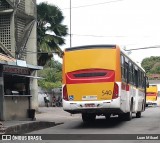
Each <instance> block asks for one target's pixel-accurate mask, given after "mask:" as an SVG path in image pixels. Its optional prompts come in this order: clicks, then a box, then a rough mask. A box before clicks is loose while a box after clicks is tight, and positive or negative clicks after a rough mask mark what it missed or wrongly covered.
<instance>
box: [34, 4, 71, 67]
mask: <svg viewBox="0 0 160 143" xmlns="http://www.w3.org/2000/svg"><path fill="white" fill-rule="evenodd" d="M63 20H64V16H63V14H62V12H61V10H60V9H59V8H58V7H56V6H54V5H49V4H47V3H44V2H42V3H40V4H39V5H37V46H38V52H39V54H38V65H40V66H44V65H45V64H46V63H47V61H49V60H51V58H52V56H53V55H52V52H53V53H57V54H58V55H59V56H61V54H62V50H61V49H60V47H59V46H60V45H63V44H65V39H64V36H66V35H67V31H68V29H67V26H66V25H63V24H62V22H63Z"/></svg>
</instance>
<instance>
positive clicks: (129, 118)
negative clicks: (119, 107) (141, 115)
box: [124, 102, 133, 121]
mask: <svg viewBox="0 0 160 143" xmlns="http://www.w3.org/2000/svg"><path fill="white" fill-rule="evenodd" d="M132 105H133V104H132V102H131V105H130V111H129V112H127V113H124V120H125V121H130V120H131V119H132V109H133V106H132Z"/></svg>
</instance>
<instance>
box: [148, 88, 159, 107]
mask: <svg viewBox="0 0 160 143" xmlns="http://www.w3.org/2000/svg"><path fill="white" fill-rule="evenodd" d="M157 95H158V87H157V85H149V87H148V88H147V97H146V104H147V105H152V104H156V103H157Z"/></svg>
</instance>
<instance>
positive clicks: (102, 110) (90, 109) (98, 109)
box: [63, 98, 122, 114]
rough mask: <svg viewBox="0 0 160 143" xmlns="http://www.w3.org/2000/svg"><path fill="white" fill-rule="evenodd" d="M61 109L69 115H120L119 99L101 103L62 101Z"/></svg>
mask: <svg viewBox="0 0 160 143" xmlns="http://www.w3.org/2000/svg"><path fill="white" fill-rule="evenodd" d="M63 109H64V110H65V111H67V112H69V113H71V114H77V113H95V114H108V113H110V114H112V113H122V111H121V109H120V99H119V98H117V99H115V100H102V101H65V100H63Z"/></svg>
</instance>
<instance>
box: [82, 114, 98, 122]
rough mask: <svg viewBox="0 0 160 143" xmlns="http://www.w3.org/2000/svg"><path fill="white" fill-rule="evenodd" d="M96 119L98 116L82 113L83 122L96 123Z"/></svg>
mask: <svg viewBox="0 0 160 143" xmlns="http://www.w3.org/2000/svg"><path fill="white" fill-rule="evenodd" d="M95 119H96V115H95V114H91V113H82V120H83V122H94V121H95Z"/></svg>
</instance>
